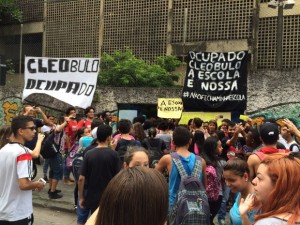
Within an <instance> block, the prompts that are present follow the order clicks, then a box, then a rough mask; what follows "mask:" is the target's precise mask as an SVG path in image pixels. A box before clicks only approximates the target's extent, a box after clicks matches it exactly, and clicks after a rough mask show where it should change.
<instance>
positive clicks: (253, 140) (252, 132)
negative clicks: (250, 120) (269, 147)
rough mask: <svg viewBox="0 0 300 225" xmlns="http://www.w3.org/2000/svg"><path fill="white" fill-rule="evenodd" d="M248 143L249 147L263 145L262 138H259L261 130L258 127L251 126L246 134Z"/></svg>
mask: <svg viewBox="0 0 300 225" xmlns="http://www.w3.org/2000/svg"><path fill="white" fill-rule="evenodd" d="M246 145H247V146H248V147H252V148H257V147H258V146H260V145H261V140H260V138H259V132H258V130H257V128H250V129H249V131H248V133H247V135H246Z"/></svg>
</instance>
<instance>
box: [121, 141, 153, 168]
mask: <svg viewBox="0 0 300 225" xmlns="http://www.w3.org/2000/svg"><path fill="white" fill-rule="evenodd" d="M149 162H150V155H149V152H148V151H147V150H146V149H145V148H143V147H139V146H134V147H131V148H128V150H127V151H126V153H125V155H124V164H123V166H124V168H127V167H134V166H145V167H149Z"/></svg>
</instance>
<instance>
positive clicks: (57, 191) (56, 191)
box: [48, 189, 61, 194]
mask: <svg viewBox="0 0 300 225" xmlns="http://www.w3.org/2000/svg"><path fill="white" fill-rule="evenodd" d="M50 192H51V189H49V190H48V194H50ZM54 192H55V193H60V192H61V190H58V189H56V190H55V191H54Z"/></svg>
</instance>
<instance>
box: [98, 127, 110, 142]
mask: <svg viewBox="0 0 300 225" xmlns="http://www.w3.org/2000/svg"><path fill="white" fill-rule="evenodd" d="M111 134H112V128H111V127H110V126H108V125H105V124H101V125H100V126H98V129H97V139H98V141H99V142H104V141H105V140H106V139H107V138H108V137H109V136H111Z"/></svg>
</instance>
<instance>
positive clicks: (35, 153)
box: [31, 134, 45, 159]
mask: <svg viewBox="0 0 300 225" xmlns="http://www.w3.org/2000/svg"><path fill="white" fill-rule="evenodd" d="M44 138H45V135H44V134H38V137H37V142H36V144H35V148H34V149H33V151H32V152H31V156H32V158H35V159H36V158H38V157H39V156H40V152H41V147H42V142H43V140H44Z"/></svg>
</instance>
